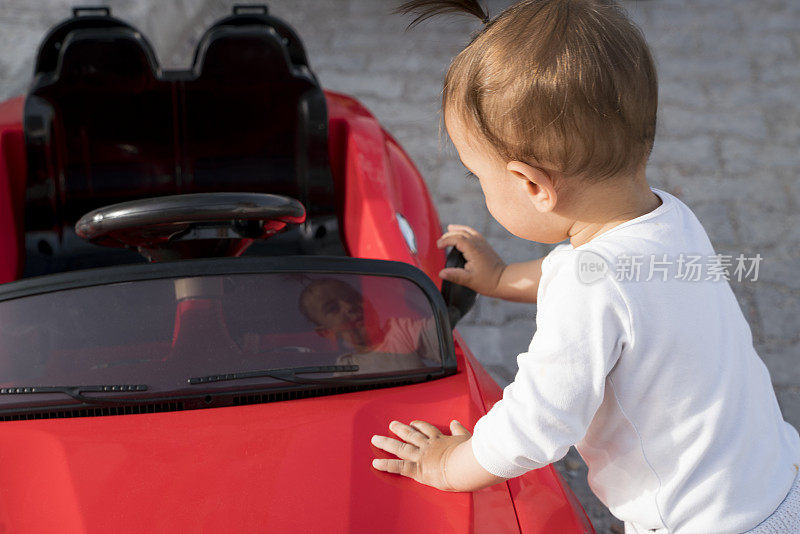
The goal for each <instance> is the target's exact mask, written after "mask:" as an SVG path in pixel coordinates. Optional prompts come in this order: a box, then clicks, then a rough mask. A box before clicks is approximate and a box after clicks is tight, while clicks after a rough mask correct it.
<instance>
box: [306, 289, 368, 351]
mask: <svg viewBox="0 0 800 534" xmlns="http://www.w3.org/2000/svg"><path fill="white" fill-rule="evenodd" d="M298 304H299V308H300V312H301V313H302V314H303V315H305V316H306V318H308V319H309V320H310V321H311V322H313V323H314V324H315V325H316V327H317V328H316V331H317V333H318V334H320V335H321V336H323V337H326V338H329V339H331V340H336V339H344V340H345V341H347V342H348V343H350V344H351V345H353V346H358V347H360V346H366V345H368V340H367V337H368V336H367V332H366V328H365V327H364V304H365V301H364V298H363V297H362V295H361V293H359V292H358V291H356V290H355V289H353V287H352V286H351V285H350V284H348V283H346V282H343V281H341V280H338V279H335V278H317V279H316V280H314V281H313V282H311V283H310V284H309V285H308V286H307V287H306V288H305V289H304V290H303V292H302V293H301V294H300V301H299V303H298ZM366 305H367V310H368V312H371V306H370V305H369V303H368V302H367V303H366Z"/></svg>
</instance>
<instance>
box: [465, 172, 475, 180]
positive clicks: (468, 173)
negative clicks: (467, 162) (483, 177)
mask: <svg viewBox="0 0 800 534" xmlns="http://www.w3.org/2000/svg"><path fill="white" fill-rule="evenodd" d="M464 176H466V177H467V179H469V180H477V179H478V177H477V176H475V174H474V173H473V172H472V171H466V172H465V173H464Z"/></svg>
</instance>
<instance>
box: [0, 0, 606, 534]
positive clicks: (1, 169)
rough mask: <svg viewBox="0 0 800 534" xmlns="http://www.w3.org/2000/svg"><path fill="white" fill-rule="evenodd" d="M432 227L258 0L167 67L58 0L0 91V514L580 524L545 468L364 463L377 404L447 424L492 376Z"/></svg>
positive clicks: (469, 415)
mask: <svg viewBox="0 0 800 534" xmlns="http://www.w3.org/2000/svg"><path fill="white" fill-rule="evenodd" d="M439 233H440V225H439V221H438V218H437V215H436V211H435V209H434V207H433V204H432V202H431V199H430V196H429V195H428V192H427V190H426V187H425V184H424V181H423V180H422V178H421V177H420V175H419V173H418V172H417V170H416V168H415V167H414V164H413V163H412V162H411V161H410V159H409V158H408V156H407V155H406V154H405V152H404V151H403V149H402V148H401V147H400V146H399V145H398V144H397V142H396V141H395V140H394V139H392V137H391V136H390V135H389V134H387V133H386V132H385V131H384V130H383V129H382V128H381V126H380V125H379V124H378V122H377V121H376V120H375V119H374V118H373V117H372V115H370V113H369V112H368V111H367V110H366V109H364V107H362V106H361V105H360V104H359V103H358V102H356V101H355V100H353V99H352V98H349V97H347V96H344V95H340V94H334V93H326V92H323V91H322V89H321V88H320V87H319V84H318V83H317V81H316V78H315V77H314V75H313V74H312V73H311V71H310V70H309V68H308V61H307V59H306V54H305V51H304V49H303V45H302V43H301V41H300V39H299V38H298V36H297V35H296V34H295V32H294V31H293V30H292V29H291V28H290V27H289V26H288V25H286V23H284V22H283V21H281V20H279V19H277V18H275V17H272V16H270V15H269V14H268V12H267V10H266V8H263V7H253V6H248V7H237V8H235V9H234V14H233V15H232V16H230V17H227V18H225V19H222V20H220V21H219V22H217V23H216V24H214V25H213V26H212V27H211V28H209V29H208V30H207V32H206V33H205V35H204V36H203V38H202V39H201V41H200V43H199V45H198V47H197V51H196V55H195V60H194V64H193V66H192V68H191V69H190V70H187V71H163V70H161V69H160V68H159V66H158V64H157V62H156V60H155V56H154V54H153V51H152V48H151V47H150V45H149V44H148V42H147V41H146V40H145V38H144V37H143V36H142V34H141V33H140V32H138V31H137V30H136V29H135V28H133V27H131V26H130V25H128V24H126V23H124V22H122V21H120V20H118V19H115V18H113V17H111V16H110V13H109V11H108V9H106V8H97V9H76V10H75V12H74V16H73V17H72V18H70V19H68V20H67V21H65V22H64V23H62V24H60V25H59V26H56V27H55V28H53V29H52V30H51V31H50V32H49V34H48V35H47V36H46V37H45V39H44V41H43V42H42V45H41V48H40V50H39V54H38V58H37V63H36V70H35V76H34V79H33V82H32V84H31V87H30V90H29V92H28V94H27V95H26V96H25V97H20V98H16V99H12V100H10V101H7V102H5V103H2V104H0V282H3V283H2V284H1V285H0V419H2V422H1V423H0V458H2V459H3V460H2V461H3V468H2V469H1V470H0V526H2V527H3V528H4V529H6V530H9V531H25V532H53V531H59V532H100V531H113V532H164V531H178V532H186V531H192V532H196V531H209V532H212V531H213V532H218V531H237V532H243V531H248V532H253V531H265V530H267V531H271V532H308V531H320V532H374V531H377V530H380V531H382V532H404V533H405V532H423V531H430V532H491V533H499V532H520V531H522V532H526V533H534V532H541V533H554V532H555V533H566V532H592V527H591V525H590V524H589V521H588V519H587V518H586V515H585V514H584V512H583V510H582V509H581V507H580V505H579V504H578V503H577V501H576V500H575V498H574V496H573V495H572V493H571V492H570V490H569V489H568V488H567V486H566V485H565V484H564V483H563V481H562V480H561V479H560V478H559V476H558V475H557V474H556V472H555V471H554V470H553V469H552V468H551V467H547V468H544V469H539V470H536V471H532V472H530V473H528V474H527V475H525V476H522V477H519V478H517V479H513V480H511V481H509V482H507V483H505V484H499V485H497V486H494V487H492V488H488V489H485V490H482V491H478V492H475V493H443V492H438V491H436V490H433V489H431V488H428V487H425V486H421V485H418V484H415V483H413V482H411V481H409V480H407V479H404V478H401V477H397V476H392V475H389V474H385V473H381V472H378V471H376V470H374V469H372V467H371V459H372V458H373V456H375V455H376V454H377V451H376V449H373V448H371V446H370V444H369V439H370V436H372V434H374V433H376V432H381V431H384V429H385V427H386V425H387V423H388V421H389V418H399V419H401V420H412V419H414V418H424V419H426V420H428V421H431V422H433V423H434V424H438V425H440V426H441V427H446V426H447V422H449V421H450V419H452V418H457V419H459V420H460V421H462V422H464V423H466V424H470V425H471V424H474V423H475V421H476V420H477V419H478V418H479V417H481V415H482V414H484V413H485V412H486V410H487V409H488V408H489V407H490V406H491V405H492V403H494V402H495V401H496V400H498V399H499V398H500V395H501V391H500V389H499V388H498V386H497V385H496V384H495V382H494V381H493V380H492V379H491V378H490V377H489V376H488V375H487V374H486V372H485V371H484V370H483V369H482V368H481V366H480V365H479V364H478V363H477V361H476V360H475V358H474V357H473V356H472V355H471V353H470V352H469V350H468V348H467V347H466V345H465V344H464V342H463V340H462V339H461V337H460V336H459V335H458V333H457V332H456V331H455V330H452V325H453V324H455V321H457V320H458V318H459V317H460V315H461V314H463V313H465V312H466V311H467V310H468V307H469V305H470V303H471V298H474V294H470V292H469V291H466V290H465V289H464V288H459V287H452V286H449V287H445V288H444V297H443V296H442V294H441V293H440V290H439V288H438V287H437V284H440V283H441V282H440V281H439V279H438V277H437V273H438V271H439V270H440V269H441V268H442V267H443V266H444V264H445V256H444V253H443V252H441V251H440V250H437V249H436V247H435V241H436V239H437V237H438V235H439ZM432 280H435V281H436V282H434V281H432ZM422 525H425V528H423V527H422Z"/></svg>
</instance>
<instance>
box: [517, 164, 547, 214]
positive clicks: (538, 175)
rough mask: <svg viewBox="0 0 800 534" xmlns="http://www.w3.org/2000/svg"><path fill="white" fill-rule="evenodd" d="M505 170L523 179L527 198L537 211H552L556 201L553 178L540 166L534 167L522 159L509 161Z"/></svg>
mask: <svg viewBox="0 0 800 534" xmlns="http://www.w3.org/2000/svg"><path fill="white" fill-rule="evenodd" d="M506 170H507V171H508V172H509V173H511V175H512V176H514V177H515V178H518V179H520V180H524V181H525V192H526V193H527V194H528V199H529V200H530V201H531V203H532V204H533V207H534V208H536V210H537V211H539V212H542V213H544V212H549V211H553V209H554V208H555V207H556V202H557V201H558V193H557V192H556V188H555V184H554V182H553V178H552V176H551V175H550V173H548V172H547V171H546V170H544V169H542V168H541V167H534V166H533V165H528V164H527V163H524V162H522V161H509V162H508V165H506Z"/></svg>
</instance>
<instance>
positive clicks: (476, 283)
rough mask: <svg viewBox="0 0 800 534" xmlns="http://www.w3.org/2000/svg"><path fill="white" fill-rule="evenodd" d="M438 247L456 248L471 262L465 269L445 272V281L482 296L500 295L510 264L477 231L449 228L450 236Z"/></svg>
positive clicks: (443, 277)
mask: <svg viewBox="0 0 800 534" xmlns="http://www.w3.org/2000/svg"><path fill="white" fill-rule="evenodd" d="M436 246H437V247H439V248H445V247H449V246H453V247H456V248H457V249H458V250H460V251H461V253H462V254H464V258H465V259H466V260H467V263H466V265H464V268H463V269H459V268H456V267H450V268H447V269H442V270H441V271H440V272H439V276H440V277H441V278H442V279H443V280H448V281H450V282H454V283H456V284H461V285H462V286H467V287H468V288H470V289H472V290H474V291H476V292H477V293H480V294H481V295H486V296H489V297H493V296H495V295H496V293H497V289H498V284H499V283H500V278H501V276H502V275H503V270H504V269H505V268H506V264H505V262H503V260H502V259H500V256H498V255H497V253H496V252H495V251H494V249H493V248H492V247H491V246H490V245H489V243H488V242H487V241H486V239H485V238H484V237H483V236H482V235H481V234H480V233H479V232H478V231H477V230H474V229H473V228H470V227H469V226H464V225H462V224H448V225H447V232H445V233H444V234H443V235H442V237H440V238H439V240H438V241H437V242H436Z"/></svg>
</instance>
